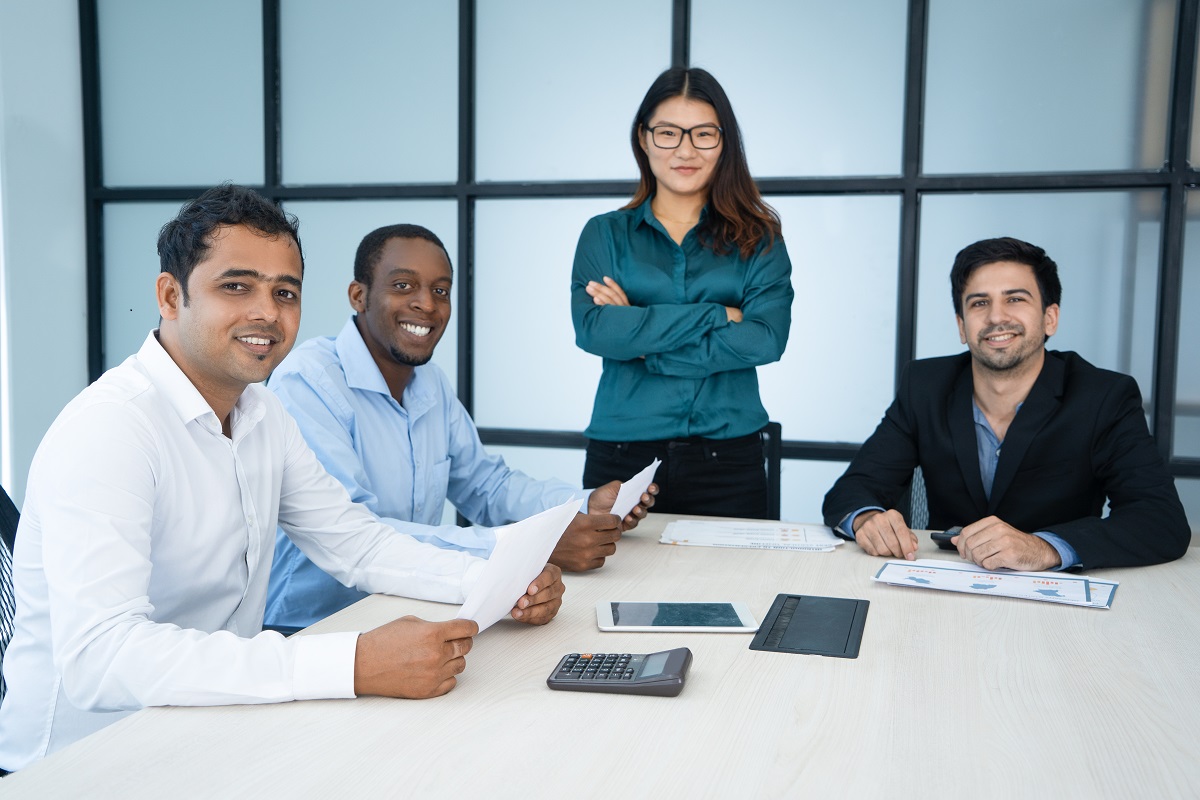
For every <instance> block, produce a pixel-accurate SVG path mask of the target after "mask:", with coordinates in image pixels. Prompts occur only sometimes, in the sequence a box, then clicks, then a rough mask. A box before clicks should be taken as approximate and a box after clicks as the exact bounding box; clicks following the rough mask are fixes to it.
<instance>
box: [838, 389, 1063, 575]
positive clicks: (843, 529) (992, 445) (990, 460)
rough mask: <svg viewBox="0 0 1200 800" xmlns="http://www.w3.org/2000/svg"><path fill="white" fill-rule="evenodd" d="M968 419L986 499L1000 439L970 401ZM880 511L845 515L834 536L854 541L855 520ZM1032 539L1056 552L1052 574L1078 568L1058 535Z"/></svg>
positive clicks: (868, 508)
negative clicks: (1055, 561) (971, 419)
mask: <svg viewBox="0 0 1200 800" xmlns="http://www.w3.org/2000/svg"><path fill="white" fill-rule="evenodd" d="M1017 410H1018V411H1020V410H1021V406H1020V405H1018V406H1017ZM971 416H972V418H973V419H974V420H975V447H976V452H977V453H978V456H979V477H980V478H982V479H983V491H984V494H986V495H987V496H988V497H989V498H990V497H991V496H992V483H993V482H994V481H995V479H996V465H997V464H999V463H1000V450H1001V449H1002V448H1003V446H1004V443H1003V442H1001V441H1000V437H998V436H997V435H996V432H995V431H994V430H992V426H991V423H989V422H988V421H987V417H986V416H984V413H983V412H982V411H980V410H979V406H978V405H977V404H976V403H975V402H974V401H972V402H971ZM873 510H878V511H883V510H884V509H882V508H879V507H878V506H866V507H864V508H860V509H858V510H857V511H855V512H854V513H853V514H850V515H848V516H847V517H846V518H845V519H843V520H842V521H841V523H840V524H839V525H838V529H835V532H836V533H840V534H842V535H843V536H844V537H846V538H848V539H851V540H853V539H854V538H855V536H854V519H855V517H857V516H858V515H859V514H861V513H863V512H864V511H873ZM1033 535H1034V536H1037V537H1038V538H1040V539H1043V540H1045V542H1046V543H1047V544H1049V545H1050V546H1051V547H1053V548H1054V549H1055V550H1056V551H1058V557H1059V559H1060V560H1061V561H1062V563H1061V564H1059V565H1058V566H1057V567H1055V568H1054V571H1059V570H1065V569H1070V568H1071V567H1077V566H1079V555H1078V554H1077V553H1076V552H1075V548H1073V547H1071V545H1069V544H1067V542H1066V541H1065V540H1064V539H1063V538H1062V537H1061V536H1058V535H1057V534H1054V533H1050V532H1049V531H1034V533H1033Z"/></svg>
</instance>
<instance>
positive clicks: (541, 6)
mask: <svg viewBox="0 0 1200 800" xmlns="http://www.w3.org/2000/svg"><path fill="white" fill-rule="evenodd" d="M477 8H478V19H477V21H476V42H477V45H476V71H475V72H476V90H475V92H476V94H475V96H476V106H475V117H476V123H477V128H478V129H477V133H476V143H475V159H476V165H475V166H476V175H477V177H478V179H479V180H481V181H520V180H529V181H548V180H549V181H561V180H579V179H606V178H636V177H637V164H636V163H635V162H634V160H633V154H632V153H631V152H630V150H629V125H630V123H631V122H632V120H633V115H634V113H635V112H636V111H637V107H638V103H640V102H641V101H642V96H643V95H645V93H646V90H647V89H648V88H650V84H651V82H652V81H653V80H654V78H655V77H656V76H657V75H658V73H660V72H662V71H663V70H664V69H666V68H667V67H668V66H670V63H671V53H670V49H671V3H670V2H669V0H608V2H605V3H564V2H561V0H507V2H503V3H498V2H491V3H478V4H477ZM568 263H569V262H568Z"/></svg>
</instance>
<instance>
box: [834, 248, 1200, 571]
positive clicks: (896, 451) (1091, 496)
mask: <svg viewBox="0 0 1200 800" xmlns="http://www.w3.org/2000/svg"><path fill="white" fill-rule="evenodd" d="M950 285H951V291H952V296H953V299H954V311H955V316H956V317H957V319H958V332H959V338H960V339H961V340H962V342H963V343H964V344H966V345H967V348H968V350H969V352H968V353H962V354H960V355H957V356H949V357H945V358H930V359H923V360H920V361H914V362H912V363H911V364H909V365H908V367H907V368H906V369H905V370H904V373H903V375H902V376H901V379H900V389H899V391H898V392H897V394H896V399H895V400H894V401H893V402H892V405H891V407H890V408H889V409H888V410H887V413H886V414H885V415H884V417H883V420H882V421H881V422H880V423H879V427H878V428H876V429H875V432H874V433H873V434H872V435H871V438H869V439H868V440H867V441H866V442H865V443H863V446H862V449H861V450H859V452H858V455H857V456H855V458H854V461H852V462H851V464H850V466H849V467H848V468H847V470H846V472H845V474H843V475H842V477H841V478H839V479H838V481H837V483H835V484H834V486H833V488H832V489H830V490H829V493H828V494H827V495H825V504H824V508H823V511H824V516H825V523H826V524H827V525H829V526H831V527H833V528H834V529H835V531H837V532H838V533H839V534H840V535H842V536H844V537H846V538H849V539H854V540H855V541H857V542H858V544H859V545H860V546H861V547H862V548H863V550H865V551H867V552H868V553H870V554H871V555H879V556H890V557H896V558H908V559H912V558H915V552H916V549H917V538H916V536H915V535H914V534H913V532H912V530H910V529H909V527H908V524H907V523H906V521H905V519H904V516H903V515H902V514H901V513H900V512H899V511H897V510H896V508H895V506H896V504H897V501H898V500H899V499H900V498H901V496H902V493H903V492H904V491H905V490H906V489H907V487H908V484H909V481H910V480H911V478H912V474H913V469H914V468H915V467H918V466H920V467H921V469H922V472H923V474H924V478H925V485H926V493H927V497H928V502H929V526H930V527H931V528H938V529H944V528H949V527H951V526H955V525H959V526H962V532H961V533H960V534H959V535H958V536H956V537H955V538H954V539H953V540H952V541H953V543H954V544H955V545H956V546H957V547H958V552H959V554H960V555H961V556H962V557H963V558H966V559H969V560H970V561H973V562H975V563H976V564H979V565H980V566H982V567H985V568H987V569H999V568H1003V567H1007V568H1010V569H1019V570H1046V569H1070V568H1072V567H1082V568H1089V569H1090V568H1093V567H1116V566H1135V565H1140V564H1156V563H1160V562H1163V561H1171V560H1173V559H1176V558H1179V557H1180V556H1182V555H1183V554H1184V553H1185V552H1186V551H1187V547H1188V543H1189V541H1190V539H1191V531H1190V529H1189V527H1188V521H1187V518H1186V517H1185V515H1184V512H1183V506H1182V504H1181V503H1180V502H1179V495H1178V493H1177V492H1176V490H1175V484H1174V482H1173V481H1172V480H1171V476H1170V474H1169V473H1168V472H1167V469H1166V465H1165V464H1164V463H1163V460H1162V457H1161V456H1160V455H1159V453H1158V451H1157V449H1156V448H1155V445H1154V440H1153V439H1152V438H1151V437H1150V433H1149V431H1148V430H1147V428H1146V418H1145V414H1144V412H1143V410H1142V398H1141V394H1140V393H1139V392H1138V388H1137V383H1136V382H1135V381H1134V380H1133V378H1131V377H1129V376H1128V375H1122V374H1120V373H1116V372H1109V371H1108V370H1102V369H1099V368H1097V367H1094V366H1092V365H1091V364H1089V363H1088V362H1086V361H1084V360H1083V359H1082V358H1080V357H1079V355H1077V354H1076V353H1071V352H1057V351H1047V350H1046V349H1045V343H1046V339H1048V338H1049V337H1050V336H1051V335H1052V334H1054V332H1055V331H1056V330H1057V329H1058V315H1059V300H1060V298H1061V296H1062V285H1061V284H1060V283H1059V279H1058V267H1057V265H1056V264H1055V263H1054V261H1053V260H1051V259H1050V258H1049V257H1048V256H1047V255H1046V252H1045V251H1044V250H1042V248H1040V247H1036V246H1034V245H1031V244H1028V243H1026V242H1022V241H1020V240H1017V239H1009V238H1004V239H986V240H984V241H981V242H976V243H975V244H972V245H970V246H968V247H966V248H964V249H963V250H962V251H961V252H960V253H959V254H958V256H957V257H956V258H955V260H954V267H953V269H951V271H950ZM1106 499H1107V501H1108V503H1109V514H1108V516H1107V517H1104V518H1101V513H1102V511H1103V509H1104V503H1105V500H1106Z"/></svg>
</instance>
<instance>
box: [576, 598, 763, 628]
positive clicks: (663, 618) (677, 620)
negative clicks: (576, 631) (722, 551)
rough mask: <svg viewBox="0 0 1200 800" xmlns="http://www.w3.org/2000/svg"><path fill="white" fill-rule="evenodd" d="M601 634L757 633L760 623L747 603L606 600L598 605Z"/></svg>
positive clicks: (597, 612) (597, 614) (597, 617)
mask: <svg viewBox="0 0 1200 800" xmlns="http://www.w3.org/2000/svg"><path fill="white" fill-rule="evenodd" d="M596 625H597V626H598V627H599V628H600V630H602V631H678V632H692V633H754V632H755V631H756V630H758V623H757V622H755V620H754V615H753V614H751V613H750V609H749V608H747V607H746V604H745V603H729V602H719V603H674V602H672V603H662V602H654V601H640V600H604V601H602V602H599V603H597V604H596Z"/></svg>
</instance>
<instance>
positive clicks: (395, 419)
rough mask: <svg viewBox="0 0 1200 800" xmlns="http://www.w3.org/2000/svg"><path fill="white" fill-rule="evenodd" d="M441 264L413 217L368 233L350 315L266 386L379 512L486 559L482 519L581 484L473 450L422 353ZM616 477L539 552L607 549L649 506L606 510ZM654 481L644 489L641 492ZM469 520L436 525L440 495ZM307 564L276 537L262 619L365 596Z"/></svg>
mask: <svg viewBox="0 0 1200 800" xmlns="http://www.w3.org/2000/svg"><path fill="white" fill-rule="evenodd" d="M452 284H453V273H452V271H451V266H450V259H449V256H448V255H447V253H446V250H445V247H444V246H443V245H442V242H441V240H439V239H438V238H437V236H435V235H434V234H433V233H431V232H430V231H428V230H426V229H425V228H422V227H420V226H417V225H392V226H388V227H385V228H380V229H378V230H376V231H373V232H372V233H370V234H368V235H367V236H366V237H365V238H364V239H363V241H362V243H361V244H360V245H359V248H358V252H357V254H356V256H355V264H354V281H353V282H352V283H351V284H350V291H349V295H350V305H351V306H352V307H353V309H354V311H355V312H356V313H355V316H353V317H351V318H350V320H349V321H348V322H347V323H346V325H345V327H343V329H342V331H341V333H340V334H338V336H337V337H333V338H330V337H322V338H317V339H312V340H310V341H308V342H305V343H304V344H302V345H300V346H299V347H297V348H296V349H295V350H294V351H293V352H292V353H291V354H290V355H289V356H288V357H287V358H286V359H285V360H284V361H283V363H282V364H280V365H279V368H278V369H276V370H275V372H274V374H273V375H272V376H271V380H270V383H269V384H268V385H269V387H270V388H271V389H272V390H273V391H274V392H275V393H276V394H277V395H278V396H279V398H280V400H281V401H282V402H283V405H284V407H285V408H286V409H287V410H288V411H289V412H290V413H291V414H292V416H294V417H295V418H296V421H297V423H298V424H299V426H300V430H301V432H302V433H303V434H304V438H305V439H306V440H307V442H308V444H309V446H310V447H311V448H312V449H313V451H314V452H315V453H316V454H317V458H318V459H320V461H321V463H322V464H323V465H324V466H325V468H326V469H327V470H328V471H329V472H330V474H332V475H333V476H334V477H335V478H337V479H338V480H339V481H341V482H342V484H343V485H344V486H345V487H346V489H347V491H349V493H350V496H351V498H352V499H353V500H355V501H356V502H360V503H363V504H365V505H366V506H367V507H368V508H370V509H371V510H372V511H373V512H375V513H376V514H377V515H378V516H379V517H380V518H381V519H382V520H383V521H384V522H386V523H388V524H389V525H391V526H392V527H394V528H396V529H397V530H399V531H402V532H404V533H407V534H409V535H411V536H413V537H414V538H416V539H418V540H420V541H425V542H430V543H432V544H435V545H437V546H438V547H443V548H449V549H456V550H463V551H466V552H468V553H471V554H473V555H478V556H483V557H487V556H488V555H489V554H490V553H491V551H492V548H493V547H494V546H495V534H494V532H493V531H492V529H491V528H490V527H483V526H495V525H504V524H507V523H509V522H513V521H515V520H519V519H524V518H525V517H528V516H531V515H533V514H536V513H538V512H540V511H543V510H545V509H547V508H551V507H553V506H556V505H558V504H560V503H563V502H565V501H566V500H568V499H570V498H571V497H573V496H582V495H583V492H581V491H580V490H579V489H578V488H576V487H573V486H571V485H569V484H566V483H563V482H561V481H537V480H534V479H533V478H530V477H529V476H528V475H525V474H524V473H521V472H519V471H517V470H513V469H510V468H509V467H507V466H506V465H505V464H504V460H503V459H502V458H499V457H497V456H490V455H488V453H487V452H486V451H485V450H484V448H483V445H482V443H481V442H480V440H479V435H478V433H477V431H476V429H475V424H474V422H473V421H472V420H471V418H470V416H469V415H468V414H467V411H466V409H465V408H463V406H462V404H461V403H460V402H459V401H458V398H457V397H456V396H455V393H454V390H453V388H452V387H451V386H450V382H449V380H448V379H447V377H446V375H445V373H443V372H442V371H441V369H439V368H438V367H437V366H436V365H433V364H429V363H428V361H429V359H430V358H431V357H432V356H433V351H434V348H435V347H436V346H437V343H438V341H439V340H440V339H441V336H442V333H443V332H444V331H445V329H446V326H447V324H448V323H449V321H450V312H451V294H452V288H453V286H452ZM618 488H619V483H617V482H613V483H610V484H606V485H605V486H603V487H600V488H599V489H597V490H595V491H594V492H592V494H591V496H590V497H589V499H588V511H589V513H587V514H579V515H576V518H575V521H574V522H572V524H571V526H570V527H568V529H567V531H566V532H565V533H564V534H563V537H562V539H561V540H560V542H559V545H558V547H557V548H556V549H555V551H554V554H553V555H552V556H551V559H550V560H551V562H552V563H554V564H556V565H557V566H559V567H561V568H563V569H566V570H571V571H582V570H586V569H595V568H597V567H599V566H601V565H602V564H603V563H604V559H605V558H606V557H607V556H610V555H612V554H613V553H614V552H616V542H617V540H619V539H620V537H621V533H622V529H625V530H627V529H629V528H631V527H633V526H634V525H636V524H637V521H638V519H640V518H641V517H644V516H645V514H646V509H647V508H648V507H649V506H651V505H653V502H654V501H653V499H652V497H651V494H649V493H648V494H646V495H643V496H642V502H641V503H640V504H639V505H638V506H637V507H636V508H635V509H634V511H633V512H632V513H631V514H630V515H628V516H627V517H626V518H625V519H624V520H623V521H622V520H618V519H617V518H616V517H614V516H612V515H611V514H609V513H608V512H609V510H610V509H611V508H612V504H613V502H614V501H615V500H616V494H617V490H618ZM653 491H655V489H653V488H652V489H651V492H653ZM447 499H449V500H450V502H452V503H453V504H454V505H455V507H457V508H458V510H459V512H460V513H461V514H462V515H463V516H464V517H467V518H468V519H470V520H473V521H474V522H476V523H477V525H476V526H474V527H458V526H454V525H441V524H439V523H440V522H441V519H442V512H443V508H444V505H445V501H446V500H447ZM364 596H365V595H363V594H362V593H361V592H359V591H357V590H356V589H352V588H348V587H346V586H343V585H342V584H341V583H339V582H338V581H336V580H335V579H334V578H332V577H330V576H329V575H327V574H326V573H324V572H322V571H321V570H320V569H319V568H318V567H316V566H315V565H314V564H313V563H312V562H311V561H309V560H308V558H307V557H305V556H304V554H303V553H301V552H300V550H299V549H298V548H296V547H295V545H293V544H292V543H291V541H290V540H289V539H288V538H287V537H286V536H284V535H281V534H279V535H277V537H276V548H275V559H274V563H273V564H272V567H271V582H270V588H269V592H268V597H267V611H266V624H268V625H271V626H274V627H282V628H291V627H304V626H307V625H310V624H312V623H313V622H316V621H317V620H319V619H322V618H323V617H326V616H328V615H329V614H332V613H334V612H335V611H339V610H341V609H342V608H345V607H346V606H348V605H350V604H351V603H353V602H355V601H357V600H359V599H361V598H362V597H364Z"/></svg>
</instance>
